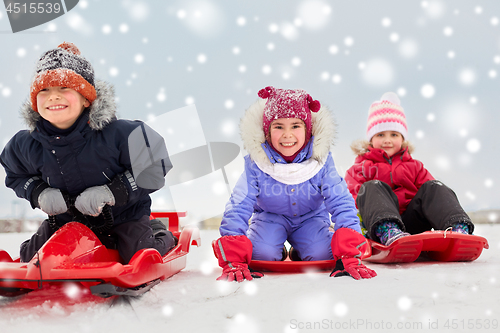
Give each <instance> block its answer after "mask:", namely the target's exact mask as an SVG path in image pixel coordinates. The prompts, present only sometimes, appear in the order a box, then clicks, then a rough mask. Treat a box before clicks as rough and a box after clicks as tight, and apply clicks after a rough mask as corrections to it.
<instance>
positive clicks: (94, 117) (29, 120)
mask: <svg viewBox="0 0 500 333" xmlns="http://www.w3.org/2000/svg"><path fill="white" fill-rule="evenodd" d="M95 90H96V93H97V97H96V99H95V100H94V102H92V104H91V105H90V106H89V107H88V109H89V110H90V111H89V126H90V128H91V129H92V130H95V131H100V130H102V129H103V128H104V127H106V125H107V124H109V123H110V122H112V121H113V120H114V119H116V104H115V89H114V87H113V86H112V85H111V84H109V83H107V82H104V81H100V80H96V82H95ZM21 116H22V117H23V118H24V121H25V123H26V124H27V125H28V127H29V130H30V132H33V131H34V130H35V129H36V124H37V122H38V120H40V118H41V116H40V114H39V113H38V112H36V111H35V110H33V108H32V107H31V102H30V101H29V100H26V101H25V102H24V103H23V105H22V106H21Z"/></svg>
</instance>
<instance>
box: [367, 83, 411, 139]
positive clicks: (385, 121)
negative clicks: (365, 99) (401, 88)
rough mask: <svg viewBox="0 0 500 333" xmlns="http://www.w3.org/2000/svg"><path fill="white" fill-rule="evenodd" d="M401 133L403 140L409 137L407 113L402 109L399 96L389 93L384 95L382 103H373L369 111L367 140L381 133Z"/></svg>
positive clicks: (381, 99)
mask: <svg viewBox="0 0 500 333" xmlns="http://www.w3.org/2000/svg"><path fill="white" fill-rule="evenodd" d="M384 131H394V132H399V133H401V135H402V136H403V138H407V137H408V127H407V125H406V116H405V111H404V110H403V108H402V107H401V101H400V100H399V97H398V95H396V93H393V92H387V93H385V94H383V95H382V97H381V98H380V101H376V102H373V103H372V105H371V106H370V109H369V110H368V124H367V127H366V138H367V139H368V141H370V140H371V139H372V137H373V136H374V135H375V134H377V133H380V132H384Z"/></svg>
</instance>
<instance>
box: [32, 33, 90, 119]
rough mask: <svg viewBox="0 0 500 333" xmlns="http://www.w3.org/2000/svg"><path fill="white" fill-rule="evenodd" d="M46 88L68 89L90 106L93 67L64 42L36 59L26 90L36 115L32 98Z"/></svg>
mask: <svg viewBox="0 0 500 333" xmlns="http://www.w3.org/2000/svg"><path fill="white" fill-rule="evenodd" d="M49 87H67V88H71V89H73V90H75V91H77V92H79V93H80V94H81V95H82V96H83V97H85V98H86V99H87V100H88V101H89V102H90V103H91V104H92V102H93V101H94V100H95V99H96V90H95V83H94V68H92V65H91V64H90V62H89V61H88V60H87V59H85V58H84V57H82V56H81V55H80V50H78V48H77V47H76V46H75V45H74V44H72V43H67V42H64V43H62V44H61V45H59V46H58V47H57V48H55V49H53V50H49V51H47V52H45V53H44V54H42V56H41V57H40V60H38V62H37V64H36V70H35V76H34V77H33V81H32V82H31V90H30V101H31V107H32V108H33V110H35V111H36V112H38V108H37V105H36V104H37V103H36V96H37V95H38V93H39V92H40V90H42V89H45V88H49Z"/></svg>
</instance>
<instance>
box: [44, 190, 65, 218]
mask: <svg viewBox="0 0 500 333" xmlns="http://www.w3.org/2000/svg"><path fill="white" fill-rule="evenodd" d="M38 206H39V207H40V209H41V210H42V211H43V212H45V213H47V214H48V215H59V214H62V213H66V211H67V210H68V206H67V205H66V201H65V200H64V197H63V195H62V193H61V191H60V190H59V189H57V188H52V187H47V188H46V189H45V190H43V191H42V193H40V195H39V196H38Z"/></svg>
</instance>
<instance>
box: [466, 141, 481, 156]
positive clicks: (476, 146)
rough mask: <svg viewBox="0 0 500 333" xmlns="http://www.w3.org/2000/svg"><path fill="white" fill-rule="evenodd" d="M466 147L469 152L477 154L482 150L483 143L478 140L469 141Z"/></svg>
mask: <svg viewBox="0 0 500 333" xmlns="http://www.w3.org/2000/svg"><path fill="white" fill-rule="evenodd" d="M466 147H467V150H468V151H469V152H471V153H477V152H478V151H479V150H480V149H481V142H480V141H479V140H478V139H469V140H468V141H467V145H466Z"/></svg>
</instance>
